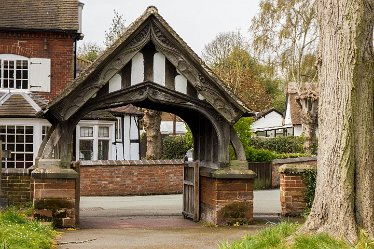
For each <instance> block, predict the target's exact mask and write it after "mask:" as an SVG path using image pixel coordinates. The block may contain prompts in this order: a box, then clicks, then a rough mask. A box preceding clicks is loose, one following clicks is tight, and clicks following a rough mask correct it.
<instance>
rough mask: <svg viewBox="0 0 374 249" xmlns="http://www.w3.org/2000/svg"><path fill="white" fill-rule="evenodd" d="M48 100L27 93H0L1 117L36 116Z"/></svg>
mask: <svg viewBox="0 0 374 249" xmlns="http://www.w3.org/2000/svg"><path fill="white" fill-rule="evenodd" d="M46 104H47V101H46V100H45V99H42V98H41V97H39V96H36V95H33V94H26V93H4V92H2V93H0V117H2V118H7V117H12V118H15V117H18V118H22V117H25V118H30V117H34V118H35V117H36V116H37V113H38V112H39V111H40V110H41V108H43V107H45V106H46Z"/></svg>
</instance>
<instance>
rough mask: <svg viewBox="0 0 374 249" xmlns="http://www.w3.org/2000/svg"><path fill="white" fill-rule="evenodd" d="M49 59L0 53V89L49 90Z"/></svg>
mask: <svg viewBox="0 0 374 249" xmlns="http://www.w3.org/2000/svg"><path fill="white" fill-rule="evenodd" d="M50 84H51V59H48V58H27V57H23V56H20V55H15V54H0V89H6V90H29V91H37V92H50Z"/></svg>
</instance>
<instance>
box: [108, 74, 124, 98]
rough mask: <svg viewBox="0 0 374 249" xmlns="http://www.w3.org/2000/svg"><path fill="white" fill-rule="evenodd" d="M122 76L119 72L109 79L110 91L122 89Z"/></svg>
mask: <svg viewBox="0 0 374 249" xmlns="http://www.w3.org/2000/svg"><path fill="white" fill-rule="evenodd" d="M121 81H122V77H121V75H119V74H116V75H114V76H113V77H112V78H111V79H110V80H109V93H111V92H115V91H118V90H121Z"/></svg>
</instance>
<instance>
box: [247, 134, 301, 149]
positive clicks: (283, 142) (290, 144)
mask: <svg viewBox="0 0 374 249" xmlns="http://www.w3.org/2000/svg"><path fill="white" fill-rule="evenodd" d="M250 144H251V146H252V147H253V148H256V149H267V150H270V151H273V152H276V153H305V151H304V148H303V144H304V138H303V137H275V138H259V137H255V138H252V139H251V141H250Z"/></svg>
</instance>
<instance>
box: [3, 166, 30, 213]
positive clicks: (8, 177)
mask: <svg viewBox="0 0 374 249" xmlns="http://www.w3.org/2000/svg"><path fill="white" fill-rule="evenodd" d="M1 189H2V192H3V197H4V199H5V201H6V204H7V205H9V206H17V207H19V206H24V205H25V204H28V203H30V202H31V185H30V173H29V171H28V170H27V169H2V179H1Z"/></svg>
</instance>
